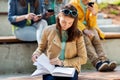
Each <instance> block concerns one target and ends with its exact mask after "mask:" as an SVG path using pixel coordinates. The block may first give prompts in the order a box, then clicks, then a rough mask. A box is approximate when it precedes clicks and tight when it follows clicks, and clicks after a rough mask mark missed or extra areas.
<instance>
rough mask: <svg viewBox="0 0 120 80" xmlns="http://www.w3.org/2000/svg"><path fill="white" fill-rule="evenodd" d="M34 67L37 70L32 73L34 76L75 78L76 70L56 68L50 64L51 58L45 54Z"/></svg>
mask: <svg viewBox="0 0 120 80" xmlns="http://www.w3.org/2000/svg"><path fill="white" fill-rule="evenodd" d="M33 65H35V66H36V67H37V69H36V70H35V71H34V72H33V73H32V76H37V75H44V74H51V75H53V76H64V77H73V76H74V73H75V68H68V67H55V66H54V65H52V64H50V61H49V58H48V57H47V56H46V55H45V54H41V55H40V56H39V57H38V58H37V61H36V62H35V63H34V64H33Z"/></svg>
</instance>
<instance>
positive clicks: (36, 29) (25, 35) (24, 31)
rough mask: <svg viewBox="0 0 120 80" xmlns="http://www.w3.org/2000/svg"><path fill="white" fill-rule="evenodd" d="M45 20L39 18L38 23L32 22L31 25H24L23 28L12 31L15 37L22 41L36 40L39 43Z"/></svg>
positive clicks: (45, 25) (45, 24)
mask: <svg viewBox="0 0 120 80" xmlns="http://www.w3.org/2000/svg"><path fill="white" fill-rule="evenodd" d="M47 26H48V24H47V21H45V20H41V21H39V22H38V23H34V24H33V25H32V26H25V27H23V28H17V29H16V30H15V31H14V35H15V36H16V38H18V39H19V40H22V41H36V40H37V42H38V43H39V42H40V39H41V35H42V31H43V29H44V28H45V27H47Z"/></svg>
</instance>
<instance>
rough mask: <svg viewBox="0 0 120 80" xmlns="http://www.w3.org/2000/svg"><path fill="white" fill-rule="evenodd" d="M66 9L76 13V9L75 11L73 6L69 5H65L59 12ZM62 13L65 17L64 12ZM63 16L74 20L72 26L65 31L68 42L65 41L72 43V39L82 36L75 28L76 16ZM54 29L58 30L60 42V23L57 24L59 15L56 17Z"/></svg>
mask: <svg viewBox="0 0 120 80" xmlns="http://www.w3.org/2000/svg"><path fill="white" fill-rule="evenodd" d="M67 9H68V10H71V11H76V12H77V9H76V8H75V7H74V6H72V5H71V4H67V5H65V6H64V7H63V8H62V9H61V11H62V10H67ZM62 13H63V15H65V14H64V12H62ZM65 16H68V17H71V18H74V22H73V24H72V26H71V27H70V28H69V29H68V30H67V32H68V40H67V41H68V42H69V41H73V40H74V39H76V38H78V37H80V36H81V35H82V33H81V31H80V30H78V28H77V22H78V15H76V16H73V15H72V14H68V15H65ZM56 28H57V29H58V31H59V33H60V39H61V40H62V35H61V26H60V23H59V15H58V16H57V18H56Z"/></svg>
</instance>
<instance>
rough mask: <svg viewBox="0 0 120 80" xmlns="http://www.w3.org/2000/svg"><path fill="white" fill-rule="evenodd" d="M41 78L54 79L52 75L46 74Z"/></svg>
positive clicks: (45, 79) (44, 79)
mask: <svg viewBox="0 0 120 80" xmlns="http://www.w3.org/2000/svg"><path fill="white" fill-rule="evenodd" d="M43 80H56V79H55V78H54V77H53V76H52V75H50V74H46V75H43Z"/></svg>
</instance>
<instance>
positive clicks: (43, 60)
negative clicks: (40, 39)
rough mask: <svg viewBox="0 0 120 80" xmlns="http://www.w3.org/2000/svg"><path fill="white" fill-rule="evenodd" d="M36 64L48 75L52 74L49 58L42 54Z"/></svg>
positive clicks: (52, 66)
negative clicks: (44, 69) (46, 71)
mask: <svg viewBox="0 0 120 80" xmlns="http://www.w3.org/2000/svg"><path fill="white" fill-rule="evenodd" d="M37 62H38V63H39V64H41V65H42V66H43V67H44V68H46V69H47V70H48V71H49V72H50V73H52V71H53V70H54V68H55V66H54V65H52V64H50V60H49V58H48V57H47V56H46V55H45V54H44V53H43V54H41V55H40V56H39V57H38V59H37Z"/></svg>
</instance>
